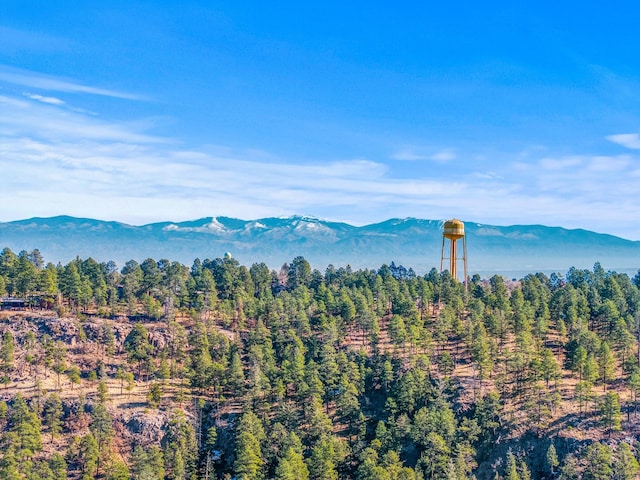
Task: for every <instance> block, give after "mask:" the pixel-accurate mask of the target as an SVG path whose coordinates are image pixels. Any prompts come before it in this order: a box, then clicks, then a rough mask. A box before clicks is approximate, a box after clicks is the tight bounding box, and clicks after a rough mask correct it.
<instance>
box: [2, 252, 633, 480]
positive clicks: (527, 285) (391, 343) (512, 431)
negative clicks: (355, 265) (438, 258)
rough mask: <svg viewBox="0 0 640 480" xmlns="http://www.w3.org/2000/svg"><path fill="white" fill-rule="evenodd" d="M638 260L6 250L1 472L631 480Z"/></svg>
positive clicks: (326, 479)
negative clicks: (631, 267)
mask: <svg viewBox="0 0 640 480" xmlns="http://www.w3.org/2000/svg"><path fill="white" fill-rule="evenodd" d="M639 287H640V272H639V274H638V275H636V276H635V277H634V278H629V276H628V275H626V274H618V273H615V272H606V271H604V269H602V267H600V265H599V264H596V265H595V266H594V268H593V269H592V270H577V269H571V270H569V271H568V272H566V274H562V275H560V274H553V275H551V276H550V277H547V276H546V275H543V274H539V273H538V274H531V275H528V276H526V277H524V278H522V279H521V280H519V281H505V280H504V279H503V278H502V277H500V276H494V277H492V278H489V279H482V278H480V277H479V276H474V277H473V278H471V279H470V282H469V285H468V289H465V286H464V285H463V284H460V283H458V282H456V281H454V280H452V278H451V276H450V275H449V274H448V273H447V272H444V273H442V274H440V273H438V272H437V271H436V270H435V269H434V270H431V271H430V272H429V273H428V274H426V275H424V276H418V275H416V274H415V273H414V272H413V270H412V269H410V268H405V267H403V266H396V265H395V264H394V263H391V264H390V265H382V266H380V268H378V269H377V270H357V271H356V270H352V269H351V268H350V267H349V266H346V267H339V268H338V267H334V266H332V265H329V266H328V267H327V268H326V269H325V271H324V272H320V271H318V270H312V269H311V267H310V265H309V263H308V262H307V261H306V260H305V259H304V258H303V257H296V258H294V259H293V260H292V261H291V262H290V263H289V264H285V265H284V266H283V267H282V268H281V269H280V270H279V271H273V270H270V269H269V267H267V265H266V264H264V263H255V264H253V265H251V266H250V267H246V266H243V265H240V264H239V263H238V261H236V260H235V259H233V258H231V257H230V256H227V257H225V258H217V259H215V260H208V259H206V260H202V261H201V260H198V259H196V260H195V261H194V262H193V264H192V265H191V266H185V265H182V264H180V263H178V262H172V261H169V260H165V259H160V260H154V259H147V260H145V261H144V262H142V263H141V264H138V263H137V262H135V261H129V262H127V263H126V264H125V265H124V266H123V267H122V268H121V269H120V268H118V267H117V265H116V264H115V263H114V262H105V263H98V262H96V261H94V260H93V259H91V258H88V259H81V258H76V259H75V260H73V261H71V262H69V263H68V264H66V265H61V264H58V265H53V264H51V263H49V264H46V263H45V261H44V259H43V258H42V257H41V255H40V253H39V252H38V251H37V250H34V251H30V252H26V251H22V252H20V253H19V254H15V253H14V252H12V251H11V250H9V249H7V248H5V249H4V250H3V251H2V253H0V296H1V297H3V308H4V310H3V311H2V312H1V313H0V335H1V341H0V377H1V378H0V380H1V382H2V386H1V387H0V398H1V399H2V400H1V401H0V444H1V446H0V478H2V479H38V480H48V479H63V478H82V479H86V480H90V479H98V478H105V479H112V480H116V479H129V478H132V479H137V480H142V479H144V480H152V479H157V480H160V479H164V478H166V479H196V478H197V479H231V478H237V479H242V480H257V479H278V480H305V479H313V480H337V479H358V480H365V479H371V480H373V479H376V480H418V479H443V480H463V479H471V478H477V479H478V480H482V479H505V480H516V479H520V480H525V479H530V478H540V479H552V478H562V479H585V480H589V479H634V478H637V475H638V473H639V471H640V467H639V465H638V461H637V456H638V453H639V449H638V445H637V444H636V440H637V438H638V434H639V433H640V432H639V431H638V428H637V426H636V425H637V419H638V411H639V410H640V405H638V403H640V400H639V399H638V395H639V394H640V344H639V342H638V340H639V339H640V291H639Z"/></svg>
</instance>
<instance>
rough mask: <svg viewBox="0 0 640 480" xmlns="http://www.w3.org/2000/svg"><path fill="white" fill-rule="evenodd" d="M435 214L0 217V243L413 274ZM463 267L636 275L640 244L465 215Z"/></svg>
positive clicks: (66, 255) (435, 254) (55, 257)
mask: <svg viewBox="0 0 640 480" xmlns="http://www.w3.org/2000/svg"><path fill="white" fill-rule="evenodd" d="M442 224H443V222H442V221H440V220H424V219H418V218H404V219H400V218H394V219H389V220H386V221H383V222H380V223H375V224H370V225H364V226H353V225H349V224H347V223H341V222H331V221H325V220H321V219H318V218H313V217H306V216H291V217H270V218H262V219H257V220H241V219H237V218H230V217H224V216H218V217H207V218H201V219H197V220H190V221H185V222H158V223H151V224H147V225H141V226H134V225H128V224H125V223H121V222H113V221H102V220H95V219H89V218H76V217H70V216H57V217H50V218H38V217H36V218H30V219H25V220H18V221H13V222H4V223H0V248H3V247H5V246H6V247H9V248H11V249H12V250H14V251H16V252H17V251H20V250H31V249H34V248H38V249H39V250H40V251H41V252H42V254H43V256H44V257H45V260H46V261H51V262H54V263H56V262H62V263H66V262H68V261H69V260H71V259H73V258H75V257H76V256H80V257H81V258H86V257H93V258H94V259H96V260H98V261H107V260H114V261H116V262H117V263H118V264H119V265H123V264H124V263H125V262H126V261H127V260H130V259H135V260H137V261H142V260H144V259H145V258H148V257H151V258H155V259H157V260H158V259H160V258H167V259H170V260H177V261H180V262H182V263H185V264H187V265H190V264H191V263H192V262H193V260H194V259H195V258H200V259H205V258H217V257H221V256H223V255H224V254H225V253H226V252H230V253H231V254H232V255H233V256H234V257H235V258H237V259H238V261H239V262H240V263H242V264H244V265H251V264H252V263H255V262H265V263H266V264H267V265H269V266H270V267H271V268H276V269H277V268H279V267H280V266H282V264H283V263H285V262H290V261H291V260H292V259H293V258H295V257H296V256H298V255H302V256H304V257H305V258H306V259H307V260H308V261H309V262H310V263H311V264H312V266H313V267H314V268H318V269H320V270H321V271H322V270H324V269H325V268H326V267H327V265H329V264H333V265H335V266H346V265H351V266H352V267H353V268H378V267H380V265H382V264H389V263H391V262H392V261H394V262H395V263H396V264H402V265H404V266H406V267H407V268H409V267H412V268H413V269H414V270H415V271H416V272H418V273H426V272H427V271H429V270H430V269H431V268H434V267H435V268H438V269H439V267H440V253H441V247H442ZM465 229H466V233H467V250H468V255H467V256H468V264H469V273H470V274H473V273H480V274H483V275H490V274H492V273H502V274H504V275H507V276H518V275H524V274H526V273H531V272H537V271H542V272H546V273H549V272H554V271H555V272H559V273H565V272H566V271H567V270H568V269H569V268H570V267H572V266H573V267H576V268H592V267H593V264H594V263H595V262H597V261H599V262H600V263H601V264H602V265H603V266H604V267H605V268H606V269H609V270H616V271H619V272H626V273H634V272H636V271H638V269H639V268H640V242H637V241H630V240H625V239H622V238H619V237H615V236H612V235H606V234H601V233H595V232H591V231H588V230H582V229H575V230H570V229H565V228H561V227H548V226H544V225H512V226H495V225H483V224H478V223H472V222H467V223H465Z"/></svg>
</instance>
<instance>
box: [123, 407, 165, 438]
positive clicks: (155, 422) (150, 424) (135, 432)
mask: <svg viewBox="0 0 640 480" xmlns="http://www.w3.org/2000/svg"><path fill="white" fill-rule="evenodd" d="M122 420H123V424H124V425H125V426H126V428H127V431H128V433H129V435H130V436H131V440H132V441H133V442H135V443H137V444H141V445H149V444H153V443H159V442H160V440H161V439H162V437H163V435H164V430H165V427H166V425H167V423H168V422H169V415H168V414H167V413H166V412H162V411H154V412H152V413H151V412H140V411H138V412H134V413H133V414H132V415H131V416H130V417H129V418H128V419H126V418H123V419H122Z"/></svg>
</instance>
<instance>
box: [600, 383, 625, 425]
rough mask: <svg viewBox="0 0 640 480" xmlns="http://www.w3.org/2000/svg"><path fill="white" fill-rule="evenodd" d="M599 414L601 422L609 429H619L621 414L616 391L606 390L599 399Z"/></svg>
mask: <svg viewBox="0 0 640 480" xmlns="http://www.w3.org/2000/svg"><path fill="white" fill-rule="evenodd" d="M600 415H601V417H602V424H603V425H604V426H605V427H606V428H608V429H609V434H611V431H616V432H617V431H620V429H621V424H622V414H621V412H620V398H619V397H618V394H617V393H613V392H608V393H607V394H605V396H604V397H603V398H602V400H601V401H600Z"/></svg>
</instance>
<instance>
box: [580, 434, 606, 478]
mask: <svg viewBox="0 0 640 480" xmlns="http://www.w3.org/2000/svg"><path fill="white" fill-rule="evenodd" d="M584 461H585V463H586V467H585V471H584V474H583V477H582V478H583V480H610V479H611V478H612V477H613V470H612V468H611V467H612V461H613V459H612V453H611V449H610V448H609V447H608V446H607V445H603V444H602V443H599V442H596V443H593V444H591V445H589V446H588V447H587V450H586V452H585V458H584Z"/></svg>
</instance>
